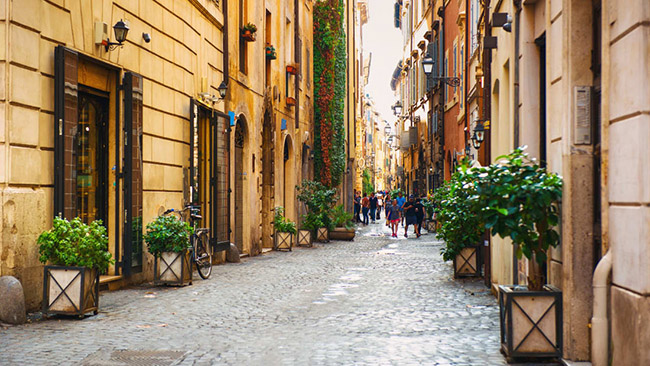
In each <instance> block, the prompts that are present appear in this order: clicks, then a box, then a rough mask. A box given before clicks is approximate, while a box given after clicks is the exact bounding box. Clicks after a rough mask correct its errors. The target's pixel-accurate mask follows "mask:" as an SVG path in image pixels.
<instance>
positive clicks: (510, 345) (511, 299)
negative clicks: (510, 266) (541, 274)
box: [499, 285, 562, 361]
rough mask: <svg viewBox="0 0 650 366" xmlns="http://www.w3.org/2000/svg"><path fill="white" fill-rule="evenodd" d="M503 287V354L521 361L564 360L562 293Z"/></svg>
mask: <svg viewBox="0 0 650 366" xmlns="http://www.w3.org/2000/svg"><path fill="white" fill-rule="evenodd" d="M518 287H519V286H517V287H515V286H503V285H501V286H499V310H500V312H499V319H500V323H501V353H503V354H504V355H505V356H506V357H507V358H508V360H509V361H510V360H514V359H517V358H522V357H525V358H530V357H535V358H559V357H562V291H560V290H559V289H557V288H556V287H553V286H544V290H543V291H528V290H527V289H525V287H524V289H523V290H520V289H519V288H518Z"/></svg>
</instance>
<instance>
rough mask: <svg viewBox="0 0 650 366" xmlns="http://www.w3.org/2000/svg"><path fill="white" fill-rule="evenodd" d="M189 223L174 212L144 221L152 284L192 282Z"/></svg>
mask: <svg viewBox="0 0 650 366" xmlns="http://www.w3.org/2000/svg"><path fill="white" fill-rule="evenodd" d="M192 231H193V229H192V227H191V226H190V225H189V224H188V223H187V222H183V221H181V220H180V219H179V218H178V217H177V216H158V217H157V218H156V219H155V220H153V221H152V222H150V223H149V224H147V231H146V233H145V234H144V241H145V243H147V249H148V250H149V253H151V254H152V255H153V256H154V284H156V285H175V286H183V285H186V284H190V285H191V284H192V264H191V260H190V259H191V252H190V250H191V249H190V248H191V247H190V236H191V235H192Z"/></svg>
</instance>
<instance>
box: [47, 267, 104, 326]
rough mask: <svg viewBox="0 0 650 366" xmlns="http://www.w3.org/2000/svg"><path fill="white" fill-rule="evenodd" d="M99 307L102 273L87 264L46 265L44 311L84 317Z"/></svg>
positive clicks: (94, 312)
mask: <svg viewBox="0 0 650 366" xmlns="http://www.w3.org/2000/svg"><path fill="white" fill-rule="evenodd" d="M98 309H99V272H98V271H97V270H96V269H90V268H86V267H69V266H45V268H44V269H43V314H45V315H50V314H65V315H77V316H80V317H83V316H84V315H85V314H86V313H88V312H91V311H92V312H93V314H95V315H96V314H97V311H98Z"/></svg>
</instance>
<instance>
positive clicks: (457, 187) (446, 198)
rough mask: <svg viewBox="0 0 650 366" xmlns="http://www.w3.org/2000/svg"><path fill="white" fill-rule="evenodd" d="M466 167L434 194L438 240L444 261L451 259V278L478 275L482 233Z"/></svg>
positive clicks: (477, 207)
mask: <svg viewBox="0 0 650 366" xmlns="http://www.w3.org/2000/svg"><path fill="white" fill-rule="evenodd" d="M467 169H468V167H467V165H466V164H465V165H463V164H461V167H460V168H459V169H458V171H457V172H456V173H454V174H453V175H452V177H451V179H450V180H449V181H447V182H445V184H444V185H443V186H442V187H440V188H438V189H437V190H436V192H435V194H434V205H436V206H437V207H438V211H437V215H438V220H439V221H440V223H441V226H440V229H439V230H438V232H437V237H438V238H440V239H442V240H444V241H445V246H444V247H443V248H442V249H441V252H442V257H443V259H444V260H445V261H449V260H453V263H454V277H455V278H458V277H469V276H480V274H481V272H480V269H481V267H480V266H481V263H480V260H479V258H478V244H479V242H480V239H481V235H482V233H483V232H484V228H483V223H482V221H481V218H480V215H479V213H478V212H477V211H478V210H479V205H478V204H477V203H476V201H475V200H474V199H473V198H474V197H475V196H476V192H475V189H474V186H473V185H472V182H471V180H470V179H469V176H468V174H467Z"/></svg>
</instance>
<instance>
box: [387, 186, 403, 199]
mask: <svg viewBox="0 0 650 366" xmlns="http://www.w3.org/2000/svg"><path fill="white" fill-rule="evenodd" d="M400 193H404V192H402V189H401V188H397V189H393V190H392V191H390V196H391V198H397V196H398V195H399V194H400Z"/></svg>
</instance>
